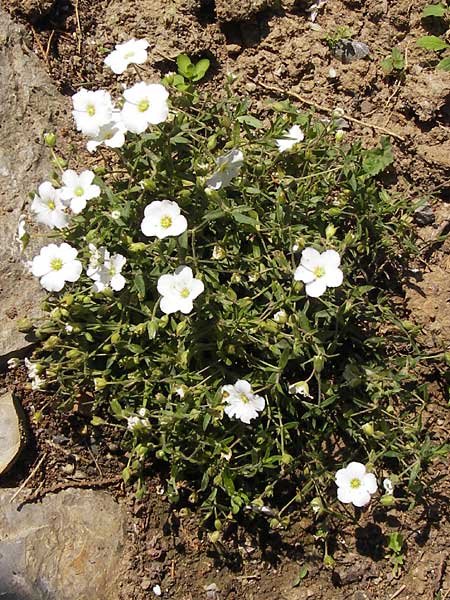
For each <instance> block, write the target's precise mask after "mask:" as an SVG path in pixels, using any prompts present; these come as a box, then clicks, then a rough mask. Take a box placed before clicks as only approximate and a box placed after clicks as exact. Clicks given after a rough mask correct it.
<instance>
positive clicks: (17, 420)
mask: <svg viewBox="0 0 450 600" xmlns="http://www.w3.org/2000/svg"><path fill="white" fill-rule="evenodd" d="M19 411H20V412H19ZM21 413H22V410H21V407H20V406H19V405H18V404H16V402H15V400H14V398H13V395H12V394H11V392H6V393H5V394H1V395H0V475H1V474H2V473H4V472H5V471H7V470H8V469H9V467H10V466H11V465H12V463H13V462H14V461H15V460H16V458H17V456H18V455H19V452H20V449H21V447H22V439H23V433H22V414H21ZM0 598H1V596H0Z"/></svg>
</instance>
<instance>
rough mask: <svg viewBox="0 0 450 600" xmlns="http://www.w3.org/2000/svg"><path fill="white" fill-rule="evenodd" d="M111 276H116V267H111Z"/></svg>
mask: <svg viewBox="0 0 450 600" xmlns="http://www.w3.org/2000/svg"><path fill="white" fill-rule="evenodd" d="M109 274H110V275H111V277H114V275H115V274H116V269H115V267H113V266H111V267H109Z"/></svg>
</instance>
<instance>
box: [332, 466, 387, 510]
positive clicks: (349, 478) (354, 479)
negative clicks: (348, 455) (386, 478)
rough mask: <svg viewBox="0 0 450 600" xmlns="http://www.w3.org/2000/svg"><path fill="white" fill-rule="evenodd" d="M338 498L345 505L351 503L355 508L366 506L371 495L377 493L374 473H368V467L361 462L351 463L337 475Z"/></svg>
mask: <svg viewBox="0 0 450 600" xmlns="http://www.w3.org/2000/svg"><path fill="white" fill-rule="evenodd" d="M335 481H336V485H337V486H338V490H337V497H338V499H339V500H340V501H341V502H343V503H344V504H348V503H349V502H351V503H352V504H354V505H355V506H365V505H366V504H368V503H369V502H370V495H371V494H375V492H376V491H377V480H376V479H375V475H374V474H373V473H367V471H366V467H365V466H364V465H363V464H361V463H359V462H351V463H350V464H349V465H347V467H345V469H339V471H338V472H337V473H336V478H335Z"/></svg>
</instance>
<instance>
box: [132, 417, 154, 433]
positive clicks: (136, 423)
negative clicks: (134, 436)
mask: <svg viewBox="0 0 450 600" xmlns="http://www.w3.org/2000/svg"><path fill="white" fill-rule="evenodd" d="M146 427H150V421H149V420H148V419H142V418H141V417H136V416H134V415H133V416H131V417H127V428H128V430H129V431H135V430H137V429H145V428H146Z"/></svg>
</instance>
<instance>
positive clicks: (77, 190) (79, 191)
mask: <svg viewBox="0 0 450 600" xmlns="http://www.w3.org/2000/svg"><path fill="white" fill-rule="evenodd" d="M73 193H74V194H75V196H82V195H83V194H84V190H83V188H82V187H81V186H80V185H79V186H78V187H76V188H75V189H74V190H73Z"/></svg>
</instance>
